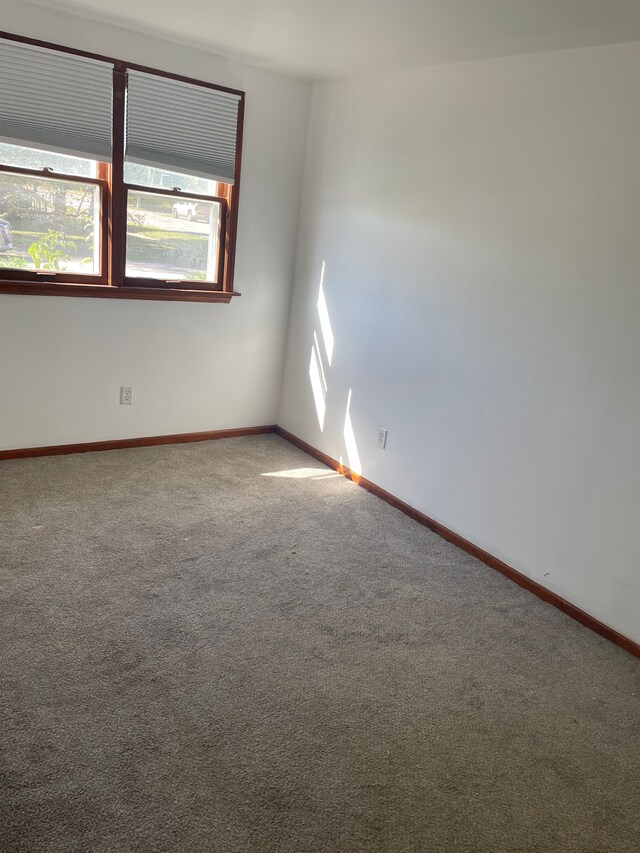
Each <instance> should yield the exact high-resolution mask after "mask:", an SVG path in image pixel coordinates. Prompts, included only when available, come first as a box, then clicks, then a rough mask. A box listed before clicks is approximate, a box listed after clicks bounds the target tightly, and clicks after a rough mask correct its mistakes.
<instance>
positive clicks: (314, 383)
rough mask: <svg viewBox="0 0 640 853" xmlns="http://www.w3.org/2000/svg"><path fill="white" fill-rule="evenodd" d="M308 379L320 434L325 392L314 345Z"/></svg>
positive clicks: (325, 402)
mask: <svg viewBox="0 0 640 853" xmlns="http://www.w3.org/2000/svg"><path fill="white" fill-rule="evenodd" d="M309 379H310V380H311V390H312V391H313V401H314V403H315V404H316V414H317V416H318V424H319V426H320V432H322V430H323V429H324V416H325V414H326V411H327V401H326V390H325V387H324V384H323V381H322V367H321V365H320V356H319V355H318V351H317V350H316V345H315V343H314V344H313V346H312V347H311V361H310V363H309Z"/></svg>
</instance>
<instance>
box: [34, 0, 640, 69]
mask: <svg viewBox="0 0 640 853" xmlns="http://www.w3.org/2000/svg"><path fill="white" fill-rule="evenodd" d="M37 2H38V3H39V5H42V6H47V7H53V8H61V9H65V10H68V11H74V12H76V13H78V14H82V15H83V16H85V17H90V18H93V19H98V20H102V21H107V22H109V23H114V24H119V25H120V26H125V27H127V28H129V29H133V30H137V31H140V32H146V33H150V34H153V35H158V36H163V37H166V38H171V39H172V40H174V41H176V40H177V41H181V42H184V43H187V44H191V45H193V46H194V47H199V48H205V49H207V50H211V51H214V52H216V53H220V54H222V55H225V56H228V57H232V58H237V59H242V60H244V61H249V62H251V63H253V64H256V65H260V66H262V67H267V68H270V69H272V70H275V71H281V72H284V73H288V74H293V75H295V76H300V77H305V78H310V79H318V78H327V77H342V76H351V75H359V74H369V73H377V72H382V71H387V70H390V69H394V68H402V67H410V66H426V65H442V64H449V63H453V62H464V61H467V60H472V59H488V58H491V57H497V56H509V55H513V54H518V53H532V52H537V51H544V50H555V49H560V48H570V47H583V46H589V45H596V44H609V43H615V42H625V41H638V40H640V0H313V2H312V0H109V4H108V5H107V4H105V2H104V0H37ZM107 9H108V11H106V10H107Z"/></svg>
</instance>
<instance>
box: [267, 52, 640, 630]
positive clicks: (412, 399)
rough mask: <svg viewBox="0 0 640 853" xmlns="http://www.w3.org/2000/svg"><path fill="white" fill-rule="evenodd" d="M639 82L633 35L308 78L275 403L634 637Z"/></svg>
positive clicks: (310, 436) (409, 497)
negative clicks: (313, 364)
mask: <svg viewBox="0 0 640 853" xmlns="http://www.w3.org/2000/svg"><path fill="white" fill-rule="evenodd" d="M638 91H640V45H637V44H636V45H625V46H617V47H606V48H596V49H585V50H575V51H567V52H559V53H548V54H545V55H536V56H526V57H519V58H513V59H502V60H496V61H487V62H477V63H469V64H465V65H458V66H450V67H446V68H442V69H438V70H433V69H432V70H419V71H411V72H402V73H396V74H393V75H390V76H384V77H380V78H377V79H368V80H364V81H356V82H343V83H328V84H321V85H317V86H316V87H315V88H314V94H313V99H312V111H311V120H310V127H309V142H308V152H307V165H306V177H305V186H304V192H303V207H302V212H301V225H300V234H299V245H298V260H297V271H296V283H295V289H294V298H293V307H292V318H291V324H290V331H289V342H288V353H287V360H286V370H285V384H284V392H283V396H282V404H281V412H280V418H279V423H280V424H281V425H282V426H284V427H285V428H286V429H288V430H290V431H291V432H293V433H295V434H296V435H298V436H300V437H301V438H303V439H305V440H306V441H308V442H309V443H311V444H312V445H314V446H316V447H318V448H320V449H321V450H323V451H325V452H326V453H328V454H330V455H331V456H333V457H336V458H337V457H342V458H343V459H344V461H345V463H347V464H350V465H351V467H356V468H360V469H361V471H362V473H363V474H364V476H365V477H367V478H369V479H370V480H373V481H374V482H375V483H377V484H379V485H380V486H382V487H383V488H385V489H387V490H388V491H390V492H392V493H393V494H395V495H397V496H398V497H400V498H401V499H403V500H405V501H407V502H408V503H409V504H411V505H412V506H414V507H416V508H418V509H419V510H421V511H422V512H424V513H426V514H428V515H429V516H431V517H433V518H435V519H437V520H438V521H440V522H442V523H443V524H445V525H446V526H447V527H449V528H451V529H453V530H455V531H457V532H458V533H459V534H461V535H462V536H464V537H466V538H468V539H470V540H471V541H473V542H474V543H476V544H477V545H479V546H481V547H483V548H485V549H486V550H488V551H489V552H491V553H492V554H494V555H496V556H497V557H500V558H502V559H503V560H505V561H506V562H508V563H509V564H511V565H513V566H514V567H516V568H517V569H519V570H520V571H522V572H524V573H525V574H527V575H529V576H530V577H532V578H534V579H535V580H536V581H538V582H540V583H542V584H544V585H545V586H547V587H549V588H550V589H552V590H553V591H555V592H556V593H558V594H560V595H561V596H564V597H565V598H567V599H569V600H570V601H572V602H574V603H575V604H577V605H578V606H580V607H582V608H583V609H584V610H586V611H588V612H589V613H591V614H592V615H594V616H595V617H597V618H598V619H600V620H602V621H603V622H605V623H606V624H608V625H610V626H612V627H614V628H616V629H618V630H619V631H621V632H622V633H623V634H626V635H627V636H629V637H632V638H633V639H635V640H636V641H640V615H639V614H640V566H639V559H638V547H637V525H638V518H639V517H640V453H639V450H638V439H639V438H640V381H639V376H640V280H639V274H640V167H639V152H640V110H639V109H638ZM323 264H324V265H325V273H324V284H323V288H324V294H325V298H326V304H327V308H328V315H329V320H330V324H331V334H332V336H333V338H334V346H333V353H332V359H331V363H330V364H329V358H328V353H327V346H326V338H327V336H326V335H323V332H322V323H321V320H320V315H319V312H318V293H319V283H320V278H321V270H322V266H323ZM314 333H315V335H316V336H317V339H318V346H319V349H320V357H321V359H322V370H323V371H324V374H325V380H326V386H327V390H326V401H325V404H326V415H325V419H324V424H323V428H322V429H321V428H320V426H319V422H318V417H317V413H316V405H315V403H314V398H313V392H312V387H311V382H310V374H309V368H310V357H311V352H312V346H314ZM330 337H331V335H329V338H330ZM313 357H314V358H315V357H316V356H315V355H314V356H313ZM350 391H351V405H350V411H349V419H348V420H347V424H346V429H345V414H346V407H347V401H348V398H349V393H350ZM320 408H322V402H321V403H320ZM350 425H351V427H352V429H353V442H352V441H351V438H350ZM379 425H380V426H384V427H387V428H388V429H389V439H388V447H387V450H386V451H380V450H378V449H377V448H376V428H377V427H378V426H379ZM354 444H355V447H356V450H355V452H354V446H353V445H354ZM357 457H359V462H358V458H357Z"/></svg>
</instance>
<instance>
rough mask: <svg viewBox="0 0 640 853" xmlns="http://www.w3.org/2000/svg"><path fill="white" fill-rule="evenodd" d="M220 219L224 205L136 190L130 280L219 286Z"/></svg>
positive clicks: (130, 216) (130, 206) (130, 221)
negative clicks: (195, 282) (152, 279)
mask: <svg viewBox="0 0 640 853" xmlns="http://www.w3.org/2000/svg"><path fill="white" fill-rule="evenodd" d="M219 216H220V205H219V203H218V202H213V201H200V200H198V199H189V198H187V197H185V196H181V197H176V196H173V197H172V196H168V195H157V194H156V193H147V192H137V191H133V190H130V191H129V194H128V203H127V268H126V275H127V276H130V277H134V278H157V279H161V280H163V281H209V282H215V280H216V269H217V259H218V231H219V228H218V221H219Z"/></svg>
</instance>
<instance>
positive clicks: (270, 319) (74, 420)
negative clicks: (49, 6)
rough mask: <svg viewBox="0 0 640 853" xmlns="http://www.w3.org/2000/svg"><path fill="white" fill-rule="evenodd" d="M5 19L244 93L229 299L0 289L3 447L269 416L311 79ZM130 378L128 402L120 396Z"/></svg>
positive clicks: (103, 29)
mask: <svg viewBox="0 0 640 853" xmlns="http://www.w3.org/2000/svg"><path fill="white" fill-rule="evenodd" d="M1 17H2V21H1V27H2V29H3V30H6V31H8V32H14V33H19V34H22V35H28V36H31V37H34V38H42V39H45V40H48V41H52V42H58V43H60V44H64V45H69V46H72V47H79V48H84V49H86V50H91V51H95V52H99V53H104V54H106V55H110V56H114V57H117V58H122V59H125V60H130V61H134V62H138V63H141V64H144V65H149V66H152V67H156V68H160V69H164V70H168V71H173V72H176V73H181V74H186V75H189V76H192V77H195V78H198V79H202V80H209V81H212V82H215V83H220V84H223V85H228V86H232V87H235V88H239V89H243V90H245V91H246V93H247V99H246V114H245V133H244V156H243V164H242V187H241V194H240V220H239V232H238V249H237V261H236V280H235V287H236V289H237V290H239V291H240V292H241V293H242V294H243V295H242V297H240V298H237V299H233V300H232V302H231V304H230V305H216V304H213V305H211V304H200V303H196V304H190V303H172V302H135V301H120V300H114V301H111V300H106V299H76V298H67V297H59V298H53V297H36V296H6V295H4V296H0V449H6V448H13V447H31V446H37V445H50V444H63V443H73V442H80V441H94V440H101V439H111V438H125V437H132V436H146V435H160V434H165V433H175V432H192V431H199V430H211V429H224V428H229V427H244V426H256V425H261V424H270V423H275V421H276V416H277V403H278V397H279V393H280V382H281V377H282V362H283V357H284V341H285V336H286V323H287V317H288V310H289V296H290V290H291V283H292V274H293V258H294V250H295V236H296V235H295V230H296V223H297V214H298V203H299V197H300V185H301V178H302V170H303V161H304V146H305V138H306V127H307V118H308V107H309V98H310V86H309V84H307V83H302V82H299V81H296V80H293V79H289V78H286V77H282V76H278V75H275V74H270V73H267V72H264V71H260V70H257V69H255V68H251V67H249V66H243V65H239V64H237V63H233V62H229V61H227V60H225V59H223V58H221V57H218V56H213V55H211V54H207V53H205V52H202V51H197V50H193V49H191V48H188V47H185V46H180V45H174V44H170V43H169V42H165V41H161V40H158V39H155V38H149V37H145V36H140V35H137V34H135V33H132V32H128V31H126V30H122V29H118V28H115V27H111V26H107V25H105V24H96V23H91V22H88V21H84V20H82V19H80V18H77V17H75V16H70V15H67V14H62V13H56V12H53V11H48V10H45V9H42V8H38V7H35V6H31V5H30V4H28V3H23V2H19V1H18V2H16V0H3V3H2V16H1ZM120 385H133V387H134V405H133V406H131V407H123V406H119V405H118V394H119V388H120Z"/></svg>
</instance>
